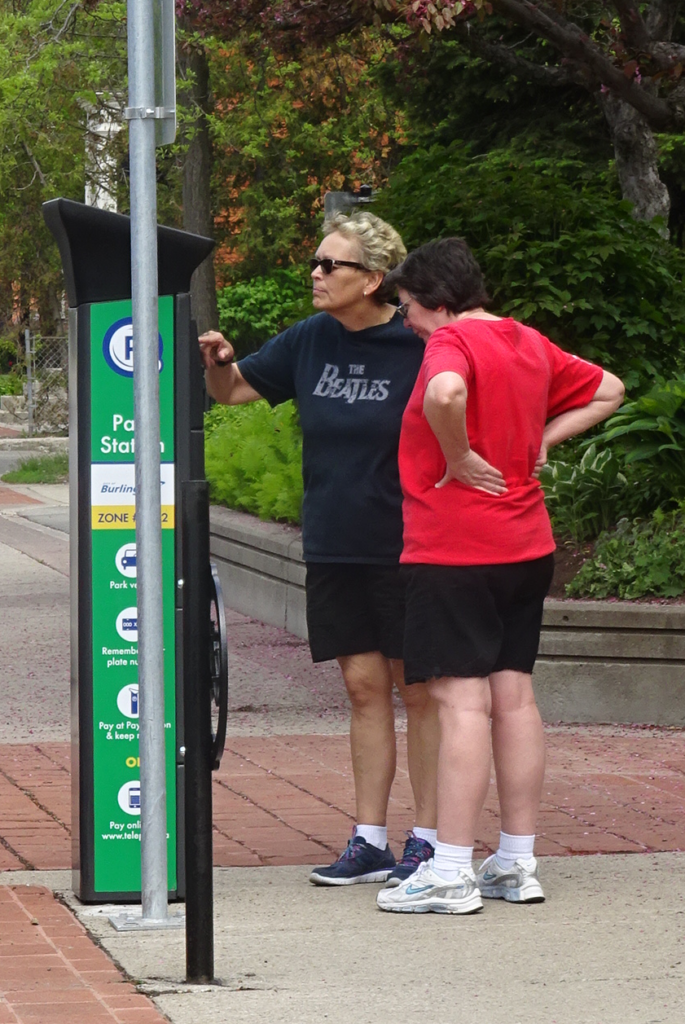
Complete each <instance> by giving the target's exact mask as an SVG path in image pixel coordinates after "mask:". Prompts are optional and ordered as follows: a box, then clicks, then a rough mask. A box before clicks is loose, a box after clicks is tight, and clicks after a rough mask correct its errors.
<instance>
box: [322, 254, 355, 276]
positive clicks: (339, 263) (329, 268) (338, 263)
mask: <svg viewBox="0 0 685 1024" xmlns="http://www.w3.org/2000/svg"><path fill="white" fill-rule="evenodd" d="M317 267H321V269H322V270H323V272H324V274H326V275H327V276H328V274H332V273H333V271H334V270H335V268H336V267H354V268H355V269H356V270H366V269H367V268H366V267H365V266H364V265H363V264H362V263H354V262H352V260H333V259H331V258H330V256H324V258H323V259H321V260H320V259H319V257H318V256H312V258H311V259H310V261H309V269H310V270H311V271H312V272H313V271H314V270H316V268H317Z"/></svg>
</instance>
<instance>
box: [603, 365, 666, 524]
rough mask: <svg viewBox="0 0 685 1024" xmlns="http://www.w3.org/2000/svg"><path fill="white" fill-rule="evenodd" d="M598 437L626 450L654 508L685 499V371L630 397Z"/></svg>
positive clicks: (634, 475) (637, 481)
mask: <svg viewBox="0 0 685 1024" xmlns="http://www.w3.org/2000/svg"><path fill="white" fill-rule="evenodd" d="M596 440H597V443H601V444H610V445H612V446H613V447H614V448H616V449H618V450H619V451H620V452H621V454H622V457H623V460H624V463H625V467H626V471H628V472H630V475H631V478H632V481H633V483H634V484H635V487H636V488H637V489H638V491H639V493H640V495H641V497H642V501H643V502H648V503H649V507H650V510H651V509H653V508H655V507H657V506H661V505H666V504H667V503H668V502H669V501H673V500H683V499H685V376H679V377H675V378H673V379H672V380H668V381H662V382H660V383H657V384H655V385H654V387H652V388H651V389H650V390H649V391H648V392H647V393H646V394H644V395H640V397H639V398H636V399H635V400H634V401H632V402H627V403H626V404H625V405H624V406H622V408H621V409H619V411H618V412H617V413H615V414H614V415H613V416H612V417H611V418H610V419H609V420H607V422H606V424H605V427H604V430H603V431H602V433H601V434H599V435H598V437H597V438H596Z"/></svg>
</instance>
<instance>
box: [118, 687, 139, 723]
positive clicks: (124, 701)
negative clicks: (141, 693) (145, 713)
mask: <svg viewBox="0 0 685 1024" xmlns="http://www.w3.org/2000/svg"><path fill="white" fill-rule="evenodd" d="M117 707H118V708H119V711H120V712H121V714H122V715H123V716H124V718H137V717H138V684H137V683H131V684H130V685H129V686H124V687H122V688H121V690H119V693H118V694H117Z"/></svg>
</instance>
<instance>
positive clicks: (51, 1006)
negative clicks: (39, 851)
mask: <svg viewBox="0 0 685 1024" xmlns="http://www.w3.org/2000/svg"><path fill="white" fill-rule="evenodd" d="M0 935H1V938H0V1024H164V1022H165V1021H166V1018H165V1017H163V1016H162V1015H161V1014H160V1013H159V1011H158V1010H156V1009H155V1007H154V1005H153V1004H152V1002H151V1001H150V1000H149V999H148V998H147V997H146V996H143V995H140V994H139V993H138V992H136V989H135V986H134V985H132V984H131V983H130V982H129V981H127V980H126V979H125V978H124V977H123V975H122V974H121V973H120V971H119V970H118V969H117V968H116V967H115V966H114V965H113V964H112V962H111V960H110V959H109V957H108V956H107V955H106V954H105V953H103V951H102V950H101V949H99V948H98V947H97V946H96V945H95V943H94V942H93V941H92V940H91V939H90V938H89V937H88V935H87V933H86V931H85V929H84V928H83V926H82V925H81V924H79V922H78V921H77V920H76V919H75V918H74V917H73V915H72V914H71V913H70V912H69V911H68V910H67V909H66V907H63V906H62V905H61V904H60V903H58V901H57V900H56V899H55V898H54V896H53V895H52V893H51V892H48V890H47V889H43V888H41V887H39V886H18V887H16V888H6V887H0Z"/></svg>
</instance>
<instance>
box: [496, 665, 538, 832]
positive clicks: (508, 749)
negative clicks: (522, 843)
mask: <svg viewBox="0 0 685 1024" xmlns="http://www.w3.org/2000/svg"><path fill="white" fill-rule="evenodd" d="M490 690H491V693H492V750H493V756H494V760H495V773H496V775H497V792H498V794H499V804H500V813H501V818H502V831H503V832H507V833H508V834H509V835H512V836H531V835H534V834H535V828H536V824H537V818H538V811H539V808H540V798H541V796H542V785H543V781H544V775H545V738H544V732H543V728H542V719H541V718H540V712H539V711H538V708H537V705H536V703H535V695H534V693H533V684H532V679H531V677H530V675H527V674H526V673H524V672H514V671H505V672H494V673H493V674H492V675H491V676H490Z"/></svg>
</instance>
